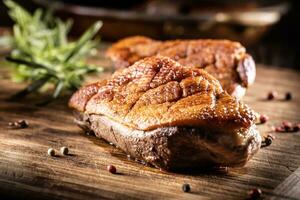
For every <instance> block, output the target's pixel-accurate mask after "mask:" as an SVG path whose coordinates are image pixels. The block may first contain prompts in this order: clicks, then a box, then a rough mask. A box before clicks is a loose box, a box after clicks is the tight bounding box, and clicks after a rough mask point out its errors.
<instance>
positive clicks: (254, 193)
mask: <svg viewBox="0 0 300 200" xmlns="http://www.w3.org/2000/svg"><path fill="white" fill-rule="evenodd" d="M261 193H262V192H261V190H260V189H259V188H253V189H252V190H250V191H249V198H250V199H258V198H259V197H260V196H261Z"/></svg>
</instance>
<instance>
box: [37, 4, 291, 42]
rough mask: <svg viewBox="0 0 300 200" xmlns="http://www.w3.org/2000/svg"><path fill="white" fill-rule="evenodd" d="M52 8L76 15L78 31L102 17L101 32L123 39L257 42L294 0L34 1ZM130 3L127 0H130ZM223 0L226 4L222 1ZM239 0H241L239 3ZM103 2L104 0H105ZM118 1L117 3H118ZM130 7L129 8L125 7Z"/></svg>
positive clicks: (104, 36) (64, 14)
mask: <svg viewBox="0 0 300 200" xmlns="http://www.w3.org/2000/svg"><path fill="white" fill-rule="evenodd" d="M33 1H34V2H35V3H36V4H37V5H38V6H43V7H47V8H50V7H51V8H52V9H54V11H55V12H56V14H57V15H58V16H60V17H62V18H73V19H74V21H75V22H76V23H75V24H74V28H73V33H74V34H80V33H82V32H83V31H84V30H86V29H87V28H88V27H89V26H90V25H91V24H92V23H93V22H94V21H96V20H102V21H103V23H104V26H103V28H102V29H101V36H102V38H104V39H106V40H117V39H120V38H124V37H127V36H132V35H145V36H149V37H152V38H157V39H175V38H176V39H177V38H226V39H232V40H236V41H240V42H241V43H243V44H244V45H247V46H248V45H252V44H254V43H255V42H257V41H258V40H259V39H260V38H261V36H262V35H263V34H264V33H265V32H266V31H267V30H268V29H269V28H270V27H271V26H272V25H274V24H275V23H277V22H278V21H279V20H280V18H281V16H282V15H283V14H285V13H286V12H287V10H288V6H289V5H288V3H286V2H281V1H267V3H264V4H261V1H260V3H257V2H255V1H251V2H250V3H249V2H246V3H245V2H244V1H225V0H222V1H209V2H208V1H197V2H195V1H194V0H187V1H180V0H178V1H168V0H158V1H155V0H152V1H140V3H137V2H135V1H134V3H132V2H131V4H129V3H128V5H127V6H126V3H124V2H123V4H122V5H121V6H120V5H119V4H118V3H117V1H115V0H112V1H110V4H109V6H105V5H101V6H102V7H99V4H101V3H99V2H97V1H94V3H93V1H89V0H85V1H80V0H77V1H76V3H74V1H71V2H73V3H69V2H70V1H67V0H65V1H63V0H60V1H58V0H57V1H53V0H33ZM125 2H126V1H125ZM220 2H221V3H220ZM233 2H235V3H233ZM102 4H103V2H102ZM113 4H115V5H116V6H114V5H113ZM124 8H125V9H124Z"/></svg>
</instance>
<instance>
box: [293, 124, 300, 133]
mask: <svg viewBox="0 0 300 200" xmlns="http://www.w3.org/2000/svg"><path fill="white" fill-rule="evenodd" d="M299 130H300V124H295V125H294V127H293V131H294V132H297V131H299Z"/></svg>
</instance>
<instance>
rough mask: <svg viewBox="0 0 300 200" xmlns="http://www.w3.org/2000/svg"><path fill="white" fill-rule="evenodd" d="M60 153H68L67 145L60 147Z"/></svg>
mask: <svg viewBox="0 0 300 200" xmlns="http://www.w3.org/2000/svg"><path fill="white" fill-rule="evenodd" d="M60 153H61V154H63V155H68V153H69V149H68V147H62V148H60Z"/></svg>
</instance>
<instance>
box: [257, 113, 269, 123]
mask: <svg viewBox="0 0 300 200" xmlns="http://www.w3.org/2000/svg"><path fill="white" fill-rule="evenodd" d="M268 120H269V117H268V116H267V115H265V114H262V115H260V116H259V122H260V123H261V124H264V123H266V122H267V121H268Z"/></svg>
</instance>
